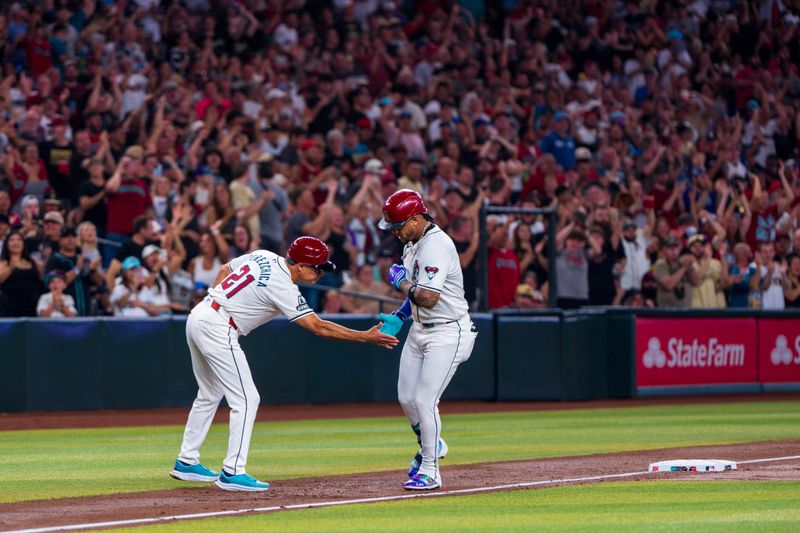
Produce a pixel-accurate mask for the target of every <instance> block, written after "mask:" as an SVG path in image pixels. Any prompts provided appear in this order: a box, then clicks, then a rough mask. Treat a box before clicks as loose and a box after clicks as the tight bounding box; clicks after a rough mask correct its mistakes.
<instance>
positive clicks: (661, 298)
mask: <svg viewBox="0 0 800 533" xmlns="http://www.w3.org/2000/svg"><path fill="white" fill-rule="evenodd" d="M663 252H664V256H663V257H661V258H660V259H659V260H658V261H656V264H655V265H653V275H654V276H655V278H656V282H658V294H657V296H656V305H657V306H658V307H689V306H690V304H691V302H692V284H693V283H692V281H691V278H690V273H694V272H695V271H694V269H693V268H692V265H693V264H694V260H695V258H694V256H692V255H691V254H681V242H680V240H679V239H678V238H677V237H675V236H674V235H670V236H668V237H667V238H666V239H664V243H663ZM693 275H694V274H693Z"/></svg>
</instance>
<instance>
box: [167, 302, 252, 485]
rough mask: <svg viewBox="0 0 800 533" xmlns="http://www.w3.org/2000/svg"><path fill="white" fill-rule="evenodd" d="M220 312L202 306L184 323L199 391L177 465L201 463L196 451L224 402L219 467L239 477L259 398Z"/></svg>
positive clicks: (236, 341)
mask: <svg viewBox="0 0 800 533" xmlns="http://www.w3.org/2000/svg"><path fill="white" fill-rule="evenodd" d="M220 311H221V312H218V311H215V310H214V309H212V308H211V306H210V305H209V303H208V302H202V303H200V304H198V305H197V306H196V307H195V308H194V309H193V310H192V313H191V314H190V315H189V317H188V319H187V320H186V341H187V342H188V344H189V350H190V351H191V353H192V369H193V370H194V376H195V378H196V379H197V386H198V391H197V398H196V399H195V401H194V403H193V404H192V410H191V412H190V413H189V420H188V421H187V422H186V429H185V431H184V433H183V444H181V453H180V455H179V456H178V459H180V460H181V461H183V462H185V463H188V464H196V463H198V462H199V461H200V447H201V446H202V444H203V441H204V440H205V438H206V435H207V434H208V429H209V428H210V427H211V422H212V421H213V419H214V414H215V413H216V411H217V407H218V406H219V402H220V400H222V398H223V396H224V397H225V399H226V400H227V401H228V405H229V406H230V408H231V412H230V425H229V432H230V435H229V437H228V455H227V457H226V458H225V461H224V462H223V463H222V466H223V468H225V470H226V471H227V472H228V473H230V474H233V475H239V474H242V473H244V471H245V465H246V464H247V453H248V451H249V449H250V436H251V435H252V433H253V424H254V423H255V420H256V412H257V411H258V404H259V402H260V401H261V398H260V396H259V395H258V391H257V390H256V386H255V384H254V383H253V376H252V375H251V374H250V366H249V365H248V364H247V358H246V356H245V354H244V352H243V351H242V348H241V347H240V346H239V334H238V333H237V331H236V330H235V329H234V328H233V327H232V326H231V325H230V324H229V323H228V318H229V317H228V316H227V314H225V313H224V310H220Z"/></svg>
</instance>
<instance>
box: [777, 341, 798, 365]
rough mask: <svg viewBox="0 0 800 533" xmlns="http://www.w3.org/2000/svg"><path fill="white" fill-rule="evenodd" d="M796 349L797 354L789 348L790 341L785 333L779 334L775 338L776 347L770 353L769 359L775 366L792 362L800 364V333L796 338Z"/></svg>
mask: <svg viewBox="0 0 800 533" xmlns="http://www.w3.org/2000/svg"><path fill="white" fill-rule="evenodd" d="M794 349H795V351H797V355H795V354H794V353H793V352H792V349H791V348H789V341H788V340H787V339H786V336H785V335H778V336H777V337H776V338H775V347H774V348H773V349H772V351H771V352H770V354H769V359H770V361H772V364H773V365H775V366H780V365H790V364H792V363H795V364H800V335H798V336H797V337H795V339H794Z"/></svg>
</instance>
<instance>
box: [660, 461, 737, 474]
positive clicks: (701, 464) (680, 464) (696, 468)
mask: <svg viewBox="0 0 800 533" xmlns="http://www.w3.org/2000/svg"><path fill="white" fill-rule="evenodd" d="M648 470H649V471H650V472H725V471H727V470H736V463H735V462H733V461H725V460H723V459H677V460H674V461H659V462H657V463H650V467H649V468H648Z"/></svg>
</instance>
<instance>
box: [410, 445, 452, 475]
mask: <svg viewBox="0 0 800 533" xmlns="http://www.w3.org/2000/svg"><path fill="white" fill-rule="evenodd" d="M448 450H449V448H448V447H447V443H446V442H445V441H444V439H439V459H444V458H445V456H446V455H447V451H448ZM420 466H422V450H420V451H418V452H417V454H416V455H414V457H413V458H412V459H411V466H409V468H408V477H414V476H416V475H417V472H419V467H420Z"/></svg>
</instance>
